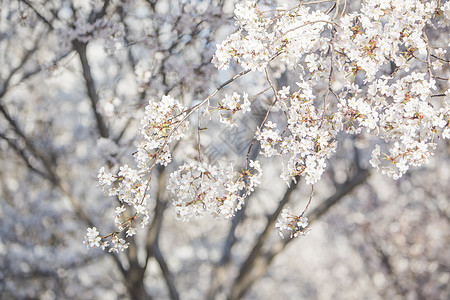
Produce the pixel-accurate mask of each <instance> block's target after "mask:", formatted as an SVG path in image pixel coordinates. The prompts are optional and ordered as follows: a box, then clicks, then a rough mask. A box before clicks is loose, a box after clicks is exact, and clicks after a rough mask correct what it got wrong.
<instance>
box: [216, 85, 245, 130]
mask: <svg viewBox="0 0 450 300" xmlns="http://www.w3.org/2000/svg"><path fill="white" fill-rule="evenodd" d="M250 105H251V103H250V100H249V99H248V94H247V93H244V94H243V95H242V99H241V95H239V94H238V93H236V92H234V93H233V95H229V94H226V95H225V97H224V98H223V99H222V101H221V102H219V105H218V108H217V109H218V110H219V111H221V113H220V122H221V123H224V124H226V125H227V126H230V127H233V126H237V125H236V123H234V122H233V118H234V116H235V114H236V113H237V112H238V111H240V112H242V113H243V114H245V113H246V112H249V111H251V108H250Z"/></svg>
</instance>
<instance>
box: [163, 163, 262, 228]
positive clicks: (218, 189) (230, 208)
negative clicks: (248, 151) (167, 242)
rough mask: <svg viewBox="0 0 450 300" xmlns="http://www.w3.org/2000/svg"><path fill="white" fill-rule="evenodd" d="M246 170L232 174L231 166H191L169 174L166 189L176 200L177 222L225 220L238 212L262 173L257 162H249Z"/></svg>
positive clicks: (188, 164) (232, 168)
mask: <svg viewBox="0 0 450 300" xmlns="http://www.w3.org/2000/svg"><path fill="white" fill-rule="evenodd" d="M249 166H250V168H249V169H248V170H242V171H240V172H239V171H235V170H234V166H233V164H231V165H228V166H224V167H222V166H220V167H217V166H212V165H208V164H206V163H199V162H192V163H186V164H184V165H182V166H181V167H180V168H179V169H178V170H177V171H175V172H173V173H172V174H170V180H169V186H168V189H169V191H170V192H171V193H172V195H173V196H174V197H175V199H174V205H175V211H176V214H177V218H178V219H180V220H183V221H186V220H189V218H191V217H192V216H200V215H203V214H204V213H212V214H214V215H215V216H223V217H226V218H229V217H232V216H234V213H235V212H236V211H237V210H239V209H241V207H242V205H243V203H244V199H245V197H246V196H248V195H249V194H250V193H251V192H253V191H254V188H255V187H256V186H257V185H259V184H260V183H261V182H260V180H261V176H262V169H261V166H260V164H259V162H258V161H250V164H249Z"/></svg>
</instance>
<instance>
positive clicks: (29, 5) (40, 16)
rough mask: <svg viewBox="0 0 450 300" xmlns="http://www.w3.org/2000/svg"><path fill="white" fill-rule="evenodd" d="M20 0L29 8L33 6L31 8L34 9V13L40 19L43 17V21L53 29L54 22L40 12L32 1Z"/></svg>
mask: <svg viewBox="0 0 450 300" xmlns="http://www.w3.org/2000/svg"><path fill="white" fill-rule="evenodd" d="M20 1H22V2H23V3H25V4H26V5H27V6H28V7H29V8H31V9H32V10H33V11H34V13H35V14H36V16H37V17H38V18H39V19H41V21H43V22H44V23H45V24H47V26H48V27H49V28H50V29H53V24H52V22H51V21H49V20H47V19H46V18H45V17H44V16H43V15H42V14H41V13H40V12H38V11H37V9H36V8H35V7H34V6H33V5H32V4H31V3H30V1H28V0H20Z"/></svg>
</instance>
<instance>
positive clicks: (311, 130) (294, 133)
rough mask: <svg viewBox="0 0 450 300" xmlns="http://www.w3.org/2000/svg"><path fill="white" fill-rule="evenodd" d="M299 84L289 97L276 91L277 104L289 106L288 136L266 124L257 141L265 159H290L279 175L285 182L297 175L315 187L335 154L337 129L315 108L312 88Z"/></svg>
mask: <svg viewBox="0 0 450 300" xmlns="http://www.w3.org/2000/svg"><path fill="white" fill-rule="evenodd" d="M298 85H299V87H300V90H299V91H298V92H294V93H292V94H288V92H287V90H286V89H284V90H282V91H280V92H279V95H280V101H283V102H284V103H285V106H287V107H288V108H287V110H286V115H287V123H288V127H287V128H288V129H289V131H288V134H285V136H284V137H281V135H280V133H279V131H274V130H273V128H275V127H276V126H277V125H276V124H274V123H272V122H268V123H267V124H266V126H265V127H266V128H264V129H263V130H262V131H261V132H257V133H256V138H257V139H258V140H259V141H260V143H261V148H262V151H261V154H263V155H265V156H266V157H271V156H273V155H276V154H279V155H282V154H286V155H288V156H289V161H288V163H287V165H285V166H284V167H283V172H282V174H281V178H283V180H284V181H285V182H286V183H289V182H290V180H291V179H294V180H295V177H296V176H305V179H306V182H307V183H308V184H314V183H315V182H317V181H318V180H319V179H320V177H321V175H322V173H323V172H324V170H325V167H326V163H325V162H326V159H327V158H328V157H329V156H330V155H331V154H332V153H333V152H334V151H335V148H336V145H337V143H336V141H334V137H335V135H336V130H333V127H332V122H330V121H329V120H328V119H329V118H327V117H326V116H324V115H321V114H320V112H319V111H318V109H317V108H316V107H315V106H314V103H313V100H314V95H313V93H312V87H311V86H310V85H309V84H308V83H307V82H303V83H301V84H300V83H298Z"/></svg>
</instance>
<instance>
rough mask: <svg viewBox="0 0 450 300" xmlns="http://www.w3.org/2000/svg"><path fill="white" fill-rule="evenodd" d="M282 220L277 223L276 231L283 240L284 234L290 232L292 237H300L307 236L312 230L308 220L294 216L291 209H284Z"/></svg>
mask: <svg viewBox="0 0 450 300" xmlns="http://www.w3.org/2000/svg"><path fill="white" fill-rule="evenodd" d="M280 216H281V218H279V219H278V221H277V222H276V223H275V229H276V230H277V231H278V234H279V235H280V237H281V238H284V235H283V232H284V231H290V232H291V233H290V237H291V238H293V237H299V236H304V235H306V234H307V233H308V232H309V231H310V229H309V228H308V229H307V228H306V227H307V226H308V218H307V217H303V216H296V215H294V214H293V213H292V212H291V210H290V209H288V208H284V209H283V211H282V212H281V215H280Z"/></svg>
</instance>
